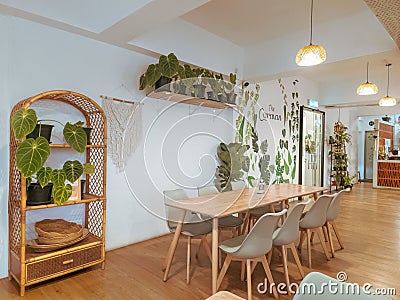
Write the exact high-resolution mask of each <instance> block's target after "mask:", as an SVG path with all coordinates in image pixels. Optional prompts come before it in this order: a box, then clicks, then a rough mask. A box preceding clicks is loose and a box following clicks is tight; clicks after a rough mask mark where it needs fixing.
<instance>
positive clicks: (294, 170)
mask: <svg viewBox="0 0 400 300" xmlns="http://www.w3.org/2000/svg"><path fill="white" fill-rule="evenodd" d="M291 177H292V180H294V178H295V177H296V164H294V167H293V169H292V176H291Z"/></svg>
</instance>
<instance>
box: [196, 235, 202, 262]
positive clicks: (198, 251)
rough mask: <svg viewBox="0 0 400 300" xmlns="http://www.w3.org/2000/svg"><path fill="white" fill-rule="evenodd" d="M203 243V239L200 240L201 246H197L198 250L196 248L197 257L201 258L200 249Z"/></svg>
mask: <svg viewBox="0 0 400 300" xmlns="http://www.w3.org/2000/svg"><path fill="white" fill-rule="evenodd" d="M202 245H203V239H201V240H200V244H199V246H198V247H197V250H196V259H198V258H199V253H200V249H201V246H202Z"/></svg>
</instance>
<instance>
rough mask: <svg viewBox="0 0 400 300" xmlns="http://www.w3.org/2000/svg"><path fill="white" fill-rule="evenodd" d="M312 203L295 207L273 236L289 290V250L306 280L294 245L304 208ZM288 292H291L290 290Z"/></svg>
mask: <svg viewBox="0 0 400 300" xmlns="http://www.w3.org/2000/svg"><path fill="white" fill-rule="evenodd" d="M310 202H311V200H308V201H306V202H301V203H297V204H296V205H294V206H293V208H292V210H291V212H290V214H289V216H288V217H287V218H286V219H285V221H284V222H283V224H282V226H281V227H279V228H277V229H276V230H275V232H274V234H273V236H272V245H273V246H274V247H279V249H280V251H281V256H282V263H283V272H284V275H285V281H286V287H287V289H289V286H290V280H289V270H288V249H290V250H291V251H292V254H293V257H294V260H295V262H296V265H297V268H298V269H299V272H300V275H301V278H304V271H303V267H302V266H301V262H300V259H299V256H298V254H297V250H296V247H295V245H294V243H295V242H296V241H297V239H298V238H299V235H300V232H299V221H300V218H301V215H302V213H303V210H304V207H305V206H306V205H307V204H309V203H310ZM273 249H274V248H272V249H271V251H270V252H269V253H268V262H270V261H271V257H272V251H273ZM288 292H290V291H289V290H288Z"/></svg>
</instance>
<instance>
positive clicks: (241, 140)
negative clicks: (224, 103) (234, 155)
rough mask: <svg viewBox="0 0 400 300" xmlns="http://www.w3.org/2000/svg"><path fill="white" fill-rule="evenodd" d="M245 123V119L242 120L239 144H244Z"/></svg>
mask: <svg viewBox="0 0 400 300" xmlns="http://www.w3.org/2000/svg"><path fill="white" fill-rule="evenodd" d="M244 121H245V119H244V118H243V119H242V123H241V124H240V127H239V142H240V143H242V142H243V135H244V133H243V130H244Z"/></svg>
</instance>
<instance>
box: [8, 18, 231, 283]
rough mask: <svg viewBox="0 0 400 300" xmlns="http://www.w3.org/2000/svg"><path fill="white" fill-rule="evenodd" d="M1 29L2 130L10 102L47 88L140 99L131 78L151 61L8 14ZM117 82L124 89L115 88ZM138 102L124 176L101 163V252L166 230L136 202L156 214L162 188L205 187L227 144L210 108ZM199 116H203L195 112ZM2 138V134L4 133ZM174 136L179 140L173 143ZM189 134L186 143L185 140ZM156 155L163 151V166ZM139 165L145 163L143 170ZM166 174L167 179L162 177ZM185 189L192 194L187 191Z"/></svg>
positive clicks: (227, 133) (226, 131) (223, 126)
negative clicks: (136, 131)
mask: <svg viewBox="0 0 400 300" xmlns="http://www.w3.org/2000/svg"><path fill="white" fill-rule="evenodd" d="M0 25H1V26H0V34H1V36H2V37H3V40H2V43H1V44H0V65H2V68H0V85H1V87H3V86H4V85H5V86H6V88H4V89H3V88H1V89H0V98H1V101H2V106H1V110H0V126H1V125H3V126H2V128H8V118H9V114H10V110H11V107H12V106H13V105H15V104H16V103H17V102H18V101H19V100H22V99H25V98H27V97H30V96H33V95H36V94H38V93H41V92H44V91H47V90H54V89H66V90H73V91H77V92H80V93H83V94H85V95H87V96H88V97H90V98H92V99H93V100H95V101H98V102H100V101H99V100H100V99H99V95H100V94H106V95H109V96H114V97H121V98H125V99H132V100H136V101H140V100H142V97H143V95H142V94H140V93H138V92H136V90H137V85H138V78H139V76H140V74H141V73H142V72H143V71H144V70H145V69H146V67H147V65H148V64H149V63H151V62H153V61H154V59H153V58H150V57H147V56H145V55H142V54H138V53H135V52H132V51H128V50H126V49H121V48H118V47H115V46H111V45H107V44H104V43H101V42H98V41H94V40H90V39H87V38H84V37H81V36H78V35H74V34H71V33H66V32H63V31H60V30H57V29H53V28H49V27H46V26H43V25H39V24H36V23H32V22H29V21H25V20H21V19H18V18H14V17H3V16H0ZM3 25H4V26H3ZM7 36H8V38H7ZM7 44H9V50H7ZM3 62H4V64H3ZM7 63H9V66H10V68H9V71H8V72H7V68H4V66H7ZM193 63H196V62H195V61H193ZM204 67H210V66H207V65H204ZM4 76H5V77H6V80H5V81H4ZM121 84H124V85H125V86H126V87H127V89H128V90H129V91H127V90H126V89H125V88H123V87H121ZM8 101H9V105H7V104H8ZM144 103H145V105H144V106H143V136H144V137H143V139H142V141H141V142H140V145H139V147H138V148H137V149H136V152H135V153H134V155H133V156H132V158H131V160H130V161H129V163H128V166H127V168H126V178H125V175H124V173H117V172H116V169H115V168H114V166H113V165H112V163H111V159H109V160H108V164H107V231H106V233H107V234H106V248H107V249H112V248H116V247H120V246H123V245H127V244H131V243H134V242H137V241H141V240H144V239H148V238H151V237H154V236H157V235H160V234H164V233H166V232H167V228H166V225H165V222H164V221H163V220H162V219H160V218H158V217H156V216H155V215H154V214H152V213H150V212H148V211H146V209H145V208H144V207H143V206H142V205H141V204H140V203H146V206H148V207H150V208H151V209H156V210H157V213H159V214H160V215H162V214H163V197H162V194H161V191H162V190H164V189H172V188H177V187H179V186H181V185H182V184H183V185H187V186H189V187H194V186H197V185H200V184H203V183H204V182H206V181H207V179H208V178H210V177H211V176H213V175H214V172H215V161H214V159H213V157H207V156H205V157H203V155H205V154H212V155H213V154H214V153H215V152H216V147H217V144H218V142H219V140H220V139H222V140H224V141H225V142H230V141H231V132H232V131H231V130H232V129H231V127H230V123H231V120H232V113H231V112H230V111H225V112H222V113H221V115H219V117H214V112H213V110H212V109H208V108H199V109H198V110H197V111H196V112H195V115H191V116H190V119H189V118H188V115H189V109H190V110H191V112H192V113H193V110H194V109H195V107H190V106H189V105H183V104H180V105H177V106H174V107H173V108H171V109H169V110H167V111H166V112H163V113H162V114H161V116H160V117H159V118H156V117H157V116H158V115H159V114H160V113H161V112H162V110H163V108H165V107H166V106H168V105H169V104H171V103H169V102H166V101H161V100H154V99H146V100H145V101H144ZM199 113H200V114H202V115H198V114H199ZM204 114H205V115H204ZM221 117H222V118H221ZM153 120H156V122H155V126H153V127H151V128H152V130H151V131H150V132H151V133H152V134H153V135H151V136H150V137H149V138H148V141H147V144H146V147H147V148H146V149H149V151H148V152H147V150H146V154H147V157H144V152H143V145H144V141H145V134H146V133H147V131H148V129H149V127H150V124H151V123H152V122H153ZM180 120H183V121H182V123H180V124H178V125H176V126H171V125H172V124H174V123H175V122H177V121H180ZM169 129H171V133H174V134H173V135H171V134H170V135H167V137H170V138H171V137H172V139H166V140H165V141H164V142H163V140H164V136H165V135H166V134H167V133H168V130H169ZM172 129H173V130H175V131H173V130H172ZM201 131H205V132H208V131H209V132H212V133H213V134H214V135H215V136H210V135H204V134H202V133H201ZM199 132H200V133H199ZM196 133H198V134H196ZM2 134H4V135H5V136H7V134H8V129H6V130H5V131H4V132H2ZM178 134H179V139H175V138H176V137H177V136H178ZM192 134H193V137H192V138H189V139H187V140H185V138H186V137H188V136H190V135H192ZM7 140H8V138H7V139H2V140H1V142H0V143H1V144H0V154H1V155H2V158H3V159H2V160H1V161H0V164H1V165H0V169H1V173H0V174H1V178H2V179H3V180H2V181H1V186H0V196H1V199H0V201H1V202H0V220H1V221H0V222H1V223H0V224H1V227H0V242H1V243H0V259H1V261H0V277H4V276H6V275H7V236H8V235H7V229H6V227H7V226H6V222H7V221H6V220H7V217H6V216H7V213H6V212H7V196H8V182H7V178H8V159H7V157H8V142H7ZM198 141H201V142H200V143H199V142H198ZM174 143H175V144H174ZM176 143H178V146H177V145H176ZM177 149H178V150H179V151H180V154H181V157H182V159H181V160H180V161H179V163H180V164H174V165H168V164H167V167H166V168H165V170H167V171H168V172H166V171H165V170H163V169H162V163H170V162H172V161H173V160H174V159H175V161H174V162H177V155H176V150H177ZM161 150H164V151H165V152H164V154H163V156H162V159H163V160H162V161H160V158H161V156H160V153H161ZM4 158H5V159H4ZM145 162H147V163H148V164H149V167H148V170H147V169H146V167H147V166H146V165H145ZM167 173H168V174H169V173H172V174H173V175H174V176H173V177H170V178H169V177H168V176H167ZM151 179H154V182H151ZM174 180H175V181H174ZM189 190H190V193H191V194H192V195H193V194H194V189H191V188H190V189H189ZM133 193H134V194H135V195H136V197H135V196H134V195H133Z"/></svg>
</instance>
